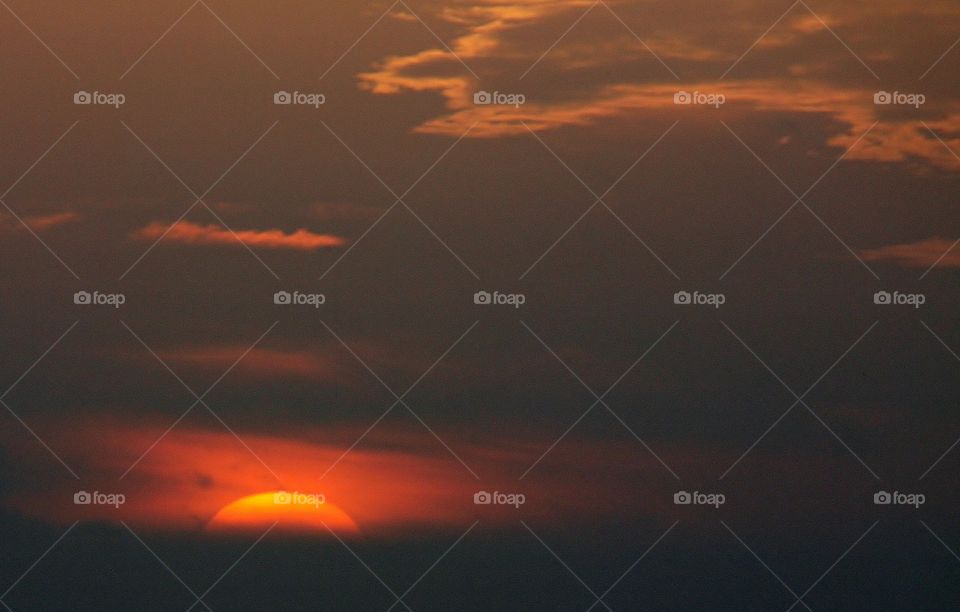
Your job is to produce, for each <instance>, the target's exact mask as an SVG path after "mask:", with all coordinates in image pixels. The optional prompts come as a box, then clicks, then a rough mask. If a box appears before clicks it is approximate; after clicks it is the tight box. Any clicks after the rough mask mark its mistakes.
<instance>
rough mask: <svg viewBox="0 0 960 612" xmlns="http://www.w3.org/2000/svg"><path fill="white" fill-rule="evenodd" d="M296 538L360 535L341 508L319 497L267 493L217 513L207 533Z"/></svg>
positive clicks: (226, 507) (230, 505) (235, 503)
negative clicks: (268, 532)
mask: <svg viewBox="0 0 960 612" xmlns="http://www.w3.org/2000/svg"><path fill="white" fill-rule="evenodd" d="M273 524H276V527H274V529H273V531H274V532H286V533H299V534H325V535H326V534H328V533H329V532H330V531H333V532H336V533H338V534H342V533H346V534H354V533H359V531H360V530H359V528H358V527H357V524H356V523H355V522H354V521H353V519H352V518H350V517H349V516H348V515H347V514H346V513H345V512H344V511H343V510H341V509H340V508H338V507H336V506H334V505H332V504H328V503H326V500H325V499H324V498H323V496H322V495H317V494H307V493H299V492H288V491H268V492H266V493H256V494H254V495H247V496H246V497H241V498H240V499H238V500H236V501H233V502H231V503H229V504H227V505H226V506H224V507H223V508H221V509H220V511H218V512H217V513H216V514H215V515H214V516H213V518H211V519H210V522H209V523H207V526H206V531H208V532H213V533H223V532H243V531H260V532H262V531H264V530H266V529H268V528H269V527H270V526H271V525H273Z"/></svg>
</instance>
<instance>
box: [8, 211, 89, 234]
mask: <svg viewBox="0 0 960 612" xmlns="http://www.w3.org/2000/svg"><path fill="white" fill-rule="evenodd" d="M80 219H81V216H80V214H79V213H75V212H72V211H64V212H57V213H50V214H48V215H34V216H30V217H23V222H24V223H25V224H26V225H27V227H29V228H30V229H32V230H33V231H35V232H42V231H44V230H48V229H51V228H54V227H58V226H61V225H67V224H69V223H76V222H77V221H79V220H80ZM4 226H7V227H9V228H13V227H17V228H19V229H24V228H23V225H20V224H19V223H18V222H17V221H16V219H14V218H13V217H12V216H11V217H4V218H2V219H0V229H4Z"/></svg>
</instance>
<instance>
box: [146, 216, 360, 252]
mask: <svg viewBox="0 0 960 612" xmlns="http://www.w3.org/2000/svg"><path fill="white" fill-rule="evenodd" d="M164 234H166V235H164ZM132 237H133V238H134V239H136V240H147V241H150V240H157V239H159V238H160V237H163V238H164V240H172V241H173V242H179V243H182V244H200V245H239V244H240V241H242V242H243V243H245V244H247V245H248V246H253V247H262V248H265V249H290V250H295V251H316V250H319V249H324V248H331V247H338V246H342V245H343V244H345V243H346V239H344V238H341V237H340V236H334V235H331V234H316V233H313V232H311V231H309V230H306V229H302V228H301V229H298V230H296V231H294V232H292V233H289V234H287V233H284V232H283V230H279V229H269V230H240V231H236V232H231V231H230V230H229V229H227V228H225V227H222V226H219V225H213V224H211V225H200V224H197V223H191V222H189V221H179V222H177V223H176V224H174V225H173V226H172V227H171V226H168V225H166V224H164V223H160V222H154V223H151V224H150V225H147V226H146V227H143V228H141V229H139V230H136V231H135V232H133V234H132Z"/></svg>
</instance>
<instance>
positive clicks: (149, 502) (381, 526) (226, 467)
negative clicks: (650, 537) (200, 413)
mask: <svg viewBox="0 0 960 612" xmlns="http://www.w3.org/2000/svg"><path fill="white" fill-rule="evenodd" d="M38 426H39V427H41V430H42V431H44V439H45V440H46V441H47V442H48V443H49V444H50V445H51V447H53V448H56V450H57V452H58V454H60V456H61V457H62V458H63V459H64V460H65V461H66V462H67V463H68V464H70V465H72V466H74V467H75V468H76V470H77V472H78V474H79V475H80V477H81V479H80V480H79V481H78V480H75V479H73V478H71V477H70V476H69V475H68V474H67V475H64V474H63V473H58V472H56V471H52V470H51V472H50V475H49V478H47V477H45V478H44V479H43V480H42V482H41V481H40V480H37V479H35V478H29V479H24V480H23V481H22V482H19V483H17V485H16V486H11V487H8V488H7V489H6V490H5V493H4V495H3V497H2V499H0V503H2V504H3V505H4V506H5V507H7V508H11V509H13V510H15V511H18V512H20V513H23V514H25V515H28V516H32V517H36V518H39V519H42V520H46V521H50V522H54V523H67V524H69V523H70V522H72V521H74V520H78V519H79V520H101V521H112V522H117V521H120V520H123V521H126V522H128V523H130V524H132V525H139V526H143V527H147V528H152V529H160V530H173V531H184V532H192V533H199V532H201V531H204V530H207V529H206V528H207V527H208V525H209V524H210V521H211V519H212V518H213V517H215V516H216V515H217V514H218V513H220V512H221V511H223V510H224V508H227V507H229V506H230V505H231V504H233V503H234V502H236V501H238V500H241V499H243V498H246V497H248V496H251V495H258V494H263V493H268V492H275V491H278V490H283V491H288V492H300V493H304V494H306V495H318V496H320V495H322V496H323V498H324V501H325V503H329V504H331V508H336V509H339V510H340V511H342V512H343V513H344V515H343V516H345V517H349V520H350V522H351V523H352V522H355V524H356V528H357V530H359V533H360V534H362V535H378V534H379V535H390V534H404V533H410V532H411V530H421V529H430V530H438V529H439V530H443V529H446V528H462V527H463V526H464V525H469V524H470V523H471V522H473V521H474V520H476V519H478V518H482V519H483V522H484V523H485V524H487V525H489V526H496V525H510V526H511V527H515V526H516V525H517V524H518V523H517V517H518V515H519V513H520V512H523V513H524V514H523V516H525V517H527V518H530V517H534V518H535V519H536V520H538V521H543V522H577V521H591V522H592V521H598V520H604V517H606V518H608V519H610V520H617V519H615V518H614V517H618V516H619V517H623V516H636V515H637V513H641V514H642V515H645V516H646V515H649V516H658V517H662V516H668V515H669V514H670V510H671V506H672V503H671V497H670V495H668V494H667V492H669V490H670V487H672V486H673V483H672V479H671V478H670V477H669V475H666V474H665V473H660V472H659V471H657V472H655V473H652V474H648V475H647V476H646V477H645V478H643V479H640V478H639V472H638V471H637V470H639V469H641V467H640V466H641V465H642V464H643V462H641V463H640V464H639V465H636V466H633V465H632V464H634V463H636V457H637V455H638V454H642V453H644V451H643V450H642V449H640V448H636V447H635V446H634V445H629V444H628V445H625V444H619V443H607V444H604V445H603V451H602V452H599V451H598V447H597V445H596V443H593V444H590V445H588V446H581V445H579V444H576V443H573V442H570V443H568V444H566V445H564V447H562V448H557V449H555V450H554V451H553V452H552V454H551V457H550V461H548V462H546V463H544V464H543V465H542V466H540V467H539V468H538V473H537V474H536V475H535V476H533V475H532V476H530V477H529V478H527V479H525V480H523V481H520V480H518V478H519V476H520V475H521V474H522V473H523V472H524V471H525V470H526V468H528V467H529V466H530V463H532V462H533V460H534V459H536V457H537V456H539V455H540V454H541V453H542V452H543V450H545V449H546V448H547V447H549V446H550V444H551V442H552V440H548V439H536V440H532V439H531V440H516V441H515V442H516V444H513V445H508V444H506V443H504V441H503V440H498V441H497V442H496V443H495V444H493V445H489V446H480V445H478V444H476V443H471V442H466V441H464V440H462V439H458V438H457V437H456V436H453V435H452V434H450V433H449V432H444V431H443V430H440V435H441V436H442V437H443V439H444V441H445V442H447V443H448V444H450V446H451V447H452V448H455V449H456V451H457V453H458V454H459V455H460V456H461V457H462V458H463V459H464V460H465V461H466V462H467V463H468V464H469V465H470V466H471V467H472V468H473V469H474V470H475V471H476V473H477V475H478V476H479V477H480V479H479V480H478V479H477V478H475V477H474V476H473V475H471V473H470V472H469V471H468V470H467V469H465V468H464V466H463V465H461V464H460V463H459V462H458V461H457V459H456V458H454V457H453V456H452V455H451V454H449V453H448V452H447V450H446V449H445V448H444V447H443V445H442V444H441V443H440V442H438V441H437V440H436V439H435V438H434V437H433V436H432V435H430V434H429V433H428V432H427V431H426V430H425V429H419V428H416V429H398V428H397V427H396V426H391V425H389V424H388V423H386V422H384V423H382V424H381V425H380V426H378V427H377V428H376V429H375V430H373V431H371V432H370V433H369V434H368V435H367V437H366V438H365V440H364V442H362V443H361V444H359V445H357V446H356V447H353V448H352V449H351V446H352V445H353V444H354V443H355V442H356V440H357V439H358V438H359V437H360V435H361V434H362V433H363V432H364V430H365V429H366V426H363V427H342V426H341V427H326V428H322V429H321V428H313V427H300V428H298V430H296V431H289V432H286V433H285V434H283V435H280V434H263V433H250V432H243V431H240V432H239V435H240V436H241V437H242V439H243V442H242V443H241V442H240V441H239V440H238V439H237V438H236V437H234V436H233V435H232V434H231V433H229V432H228V431H226V430H225V429H218V428H216V426H215V425H214V429H196V428H192V427H191V425H190V424H189V423H187V422H181V423H179V424H178V425H177V426H176V427H174V428H173V429H170V430H169V432H167V433H166V434H165V435H164V433H165V432H166V431H167V429H168V426H169V424H167V423H163V424H158V425H145V424H136V425H134V424H130V423H129V422H120V421H117V420H116V419H109V420H107V419H87V420H86V422H85V423H84V424H83V425H80V426H76V427H71V428H69V431H67V428H65V427H63V426H57V425H55V424H52V423H44V424H40V425H38ZM413 427H418V426H417V425H416V424H415V423H414V425H413ZM20 434H21V432H13V431H12V430H10V431H6V432H4V433H2V434H0V442H2V446H3V448H4V450H5V451H6V452H8V453H9V454H10V455H11V456H17V457H27V456H29V457H30V459H31V461H40V462H41V463H42V462H43V460H42V459H41V457H43V456H44V453H45V452H46V451H45V450H44V449H43V448H42V447H40V446H38V445H37V444H36V443H35V441H34V440H33V439H32V438H30V437H29V436H24V435H20ZM161 437H162V439H161V440H160V441H159V442H157V440H158V439H160V438H161ZM148 449H149V452H148V453H147V454H146V455H145V456H143V455H144V453H145V452H147V451H148ZM141 456H143V459H142V460H141V461H140V462H139V463H137V464H136V467H134V468H133V469H132V470H130V472H129V473H128V474H127V475H126V476H125V477H124V478H123V479H120V476H121V475H122V474H123V473H124V472H125V471H127V470H128V468H130V467H131V466H132V465H134V463H135V462H137V460H138V458H140V457H141ZM667 456H668V460H675V459H676V458H675V457H673V456H672V455H671V454H670V453H668V455H667ZM258 457H259V459H258ZM647 459H649V461H650V462H653V461H654V460H653V459H652V458H647ZM260 460H262V462H263V463H261V461H260ZM644 461H646V459H645V460H644ZM332 466H335V467H332ZM625 466H626V467H625ZM651 469H652V468H651ZM328 470H329V471H328ZM324 474H326V475H325V476H324ZM60 476H65V477H63V478H61V477H60ZM321 477H322V478H321ZM657 483H660V484H661V485H663V484H665V486H666V488H665V489H664V491H663V492H661V493H659V494H654V493H653V492H652V491H653V489H652V487H656V486H657ZM626 489H629V492H626V493H625V492H624V491H625V490H626ZM78 490H86V491H90V492H93V491H99V492H101V493H122V494H123V495H124V496H125V498H126V499H125V503H124V504H123V505H122V506H120V507H113V506H98V505H81V506H77V505H74V503H73V494H74V493H75V492H76V491H78ZM480 490H486V491H490V492H493V491H500V492H513V493H522V494H523V495H524V496H525V503H524V505H523V506H522V507H521V508H516V507H512V506H509V507H499V506H489V507H488V506H478V505H476V504H475V503H474V494H475V493H476V492H478V491H480ZM643 497H645V498H646V499H643V501H642V503H641V507H631V505H630V504H625V500H635V499H636V500H639V499H642V498H643ZM632 503H633V502H631V504H632ZM268 514H270V513H268ZM271 516H273V515H272V514H271ZM348 531H353V529H350V530H348Z"/></svg>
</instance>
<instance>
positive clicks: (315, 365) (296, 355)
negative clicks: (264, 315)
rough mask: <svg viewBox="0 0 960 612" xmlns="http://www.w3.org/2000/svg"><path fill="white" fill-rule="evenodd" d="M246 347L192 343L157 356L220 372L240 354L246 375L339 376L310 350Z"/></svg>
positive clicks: (328, 361)
mask: <svg viewBox="0 0 960 612" xmlns="http://www.w3.org/2000/svg"><path fill="white" fill-rule="evenodd" d="M248 348H249V347H246V346H239V345H237V346H232V345H227V346H195V347H185V348H180V349H176V350H167V351H161V352H160V353H159V354H160V357H161V358H162V359H163V360H164V361H167V362H169V363H171V364H183V365H186V366H189V367H192V368H200V369H204V370H208V369H209V370H211V371H219V372H223V371H225V370H226V369H227V368H229V367H230V366H231V365H233V364H234V362H236V361H237V359H238V358H239V357H240V356H241V355H245V356H244V357H243V359H242V360H241V361H240V362H239V363H238V364H237V366H236V369H237V370H238V371H240V372H242V373H244V374H245V375H247V376H258V377H260V376H263V377H271V378H273V377H295V378H305V379H310V380H330V379H334V378H337V377H339V376H340V375H339V373H338V367H337V365H336V363H335V362H334V361H333V360H331V359H327V358H324V357H322V356H321V355H319V354H316V353H313V352H310V351H284V350H278V349H269V348H261V347H257V348H254V349H252V350H250V351H249V352H246V351H247V349H248Z"/></svg>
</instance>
